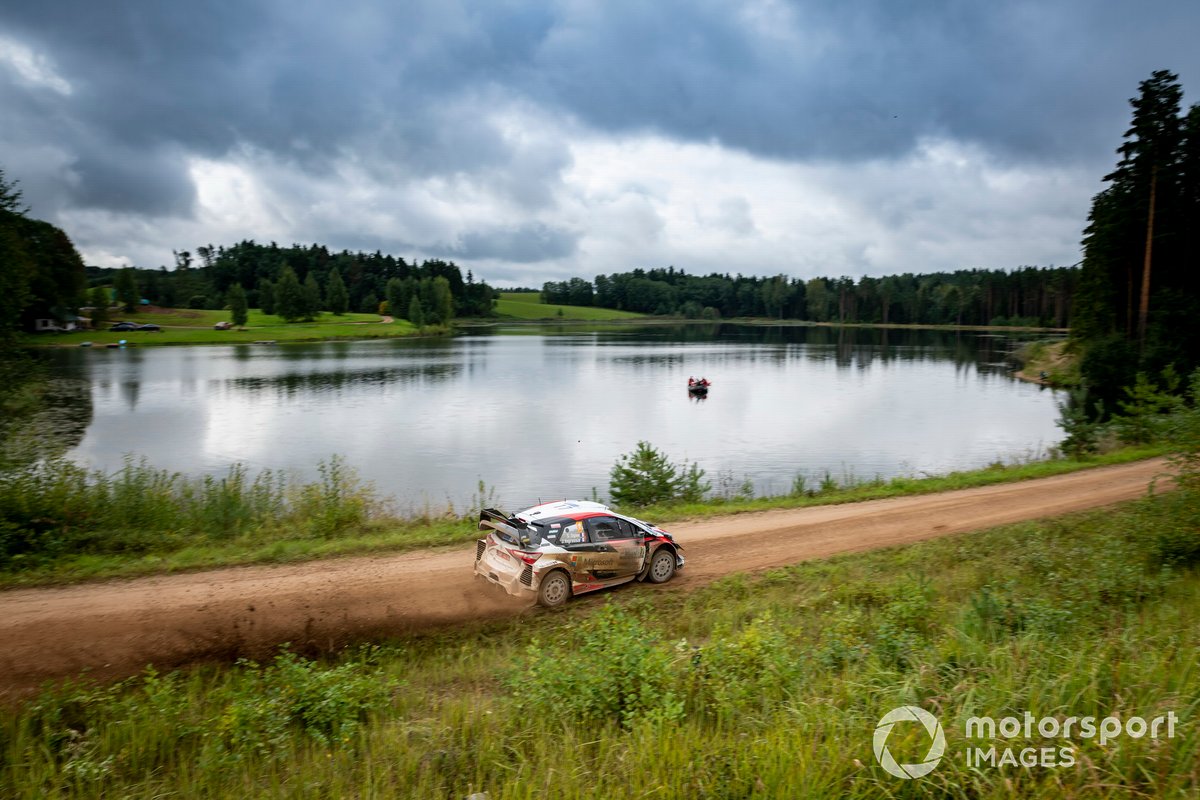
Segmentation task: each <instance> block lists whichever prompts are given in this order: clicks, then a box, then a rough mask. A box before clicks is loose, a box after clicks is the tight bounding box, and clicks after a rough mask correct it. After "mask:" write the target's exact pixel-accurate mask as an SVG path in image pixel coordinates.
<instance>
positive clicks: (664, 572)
mask: <svg viewBox="0 0 1200 800" xmlns="http://www.w3.org/2000/svg"><path fill="white" fill-rule="evenodd" d="M674 577H675V552H674V551H673V550H671V548H669V547H660V548H658V549H657V550H655V551H654V555H652V556H650V569H649V570H647V572H646V580H648V581H650V582H651V583H666V582H667V581H669V580H671V578H674Z"/></svg>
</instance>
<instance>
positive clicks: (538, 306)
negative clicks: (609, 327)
mask: <svg viewBox="0 0 1200 800" xmlns="http://www.w3.org/2000/svg"><path fill="white" fill-rule="evenodd" d="M560 311H561V312H562V314H561V315H560V314H559V312H560ZM496 314H498V315H499V316H501V317H516V318H517V319H536V320H555V319H571V320H580V319H581V320H606V319H636V318H642V317H645V314H636V313H634V312H632V311H616V310H615V309H611V308H594V307H592V306H568V305H559V304H546V303H543V302H542V298H541V295H540V294H539V293H538V292H501V293H500V299H499V300H498V301H496Z"/></svg>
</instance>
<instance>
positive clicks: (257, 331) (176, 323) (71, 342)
mask: <svg viewBox="0 0 1200 800" xmlns="http://www.w3.org/2000/svg"><path fill="white" fill-rule="evenodd" d="M125 320H128V321H129V322H136V323H138V324H139V325H140V324H142V323H146V322H152V323H154V324H155V325H160V326H162V330H161V331H159V332H153V331H122V332H110V331H109V330H108V328H109V326H111V325H112V324H113V323H115V322H118V321H125ZM227 320H229V312H228V311H206V310H194V311H193V310H187V309H156V310H154V311H139V312H134V313H129V314H125V313H120V312H116V313H114V315H113V319H112V320H111V321H109V322H106V323H104V324H103V325H101V329H100V330H98V331H79V332H75V333H42V334H37V335H36V336H32V337H29V339H28V341H29V342H30V343H31V344H35V345H58V346H78V345H80V344H82V343H83V342H91V343H92V344H93V345H106V344H115V343H118V342H120V341H121V340H122V339H123V340H125V341H126V342H127V343H129V344H133V345H136V346H152V345H164V344H236V343H242V344H244V343H247V342H257V341H277V342H300V341H319V340H322V339H373V338H391V337H396V336H411V335H413V334H415V333H417V331H416V329H415V328H414V327H413V326H412V324H411V323H409V322H408V321H407V320H403V319H398V320H396V321H395V322H390V323H389V322H382V321H381V318H380V316H379V315H378V314H342V315H340V316H338V315H334V314H329V313H322V314H321V315H320V316H318V317H317V318H316V319H315V320H313V321H312V322H291V323H289V322H284V321H283V320H282V319H280V318H279V317H277V316H274V315H273V314H263V313H262V312H261V311H256V310H252V311H250V312H249V314H248V319H247V321H246V326H245V327H244V328H240V329H235V330H227V331H217V330H213V325H215V324H216V323H218V322H222V321H227Z"/></svg>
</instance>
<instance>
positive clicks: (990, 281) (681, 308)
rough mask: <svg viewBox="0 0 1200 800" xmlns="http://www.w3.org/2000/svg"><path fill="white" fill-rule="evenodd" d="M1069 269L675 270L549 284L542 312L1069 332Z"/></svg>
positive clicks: (1074, 274)
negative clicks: (577, 309)
mask: <svg viewBox="0 0 1200 800" xmlns="http://www.w3.org/2000/svg"><path fill="white" fill-rule="evenodd" d="M1078 279H1079V270H1078V269H1077V268H1075V267H1022V268H1020V269H1017V270H1013V271H1012V272H1007V271H1004V270H985V269H971V270H958V271H955V272H936V273H928V274H913V273H905V274H903V275H888V276H885V277H881V278H875V277H868V276H864V277H861V278H857V279H855V278H850V277H840V278H824V277H819V278H811V279H809V280H801V279H799V278H788V277H786V276H783V275H779V276H775V277H769V278H764V277H753V276H749V277H748V276H744V275H737V276H736V277H733V276H730V275H720V274H712V275H707V276H697V275H688V274H687V273H686V272H684V271H683V270H677V269H675V268H674V267H668V268H667V269H650V270H644V269H635V270H633V271H632V272H616V273H612V274H611V275H597V276H596V279H595V282H594V283H593V282H589V281H586V280H583V279H582V278H572V279H570V280H568V281H550V282H547V283H546V284H544V285H543V286H542V299H543V301H544V302H546V303H559V304H569V305H581V306H599V307H602V308H614V309H619V310H622V311H638V312H642V313H647V314H671V315H678V316H683V317H687V318H693V319H695V318H707V319H717V318H722V317H775V318H779V319H800V320H812V321H814V322H848V323H882V324H889V323H910V324H925V325H1038V326H1049V327H1056V328H1064V327H1067V326H1068V325H1069V324H1070V322H1071V312H1072V296H1073V294H1074V292H1075V290H1076V284H1077V283H1078Z"/></svg>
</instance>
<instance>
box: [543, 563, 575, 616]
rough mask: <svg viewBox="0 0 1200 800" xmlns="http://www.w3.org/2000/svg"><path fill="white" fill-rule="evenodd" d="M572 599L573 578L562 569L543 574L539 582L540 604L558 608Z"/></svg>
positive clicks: (545, 606)
mask: <svg viewBox="0 0 1200 800" xmlns="http://www.w3.org/2000/svg"><path fill="white" fill-rule="evenodd" d="M570 599H571V578H570V576H568V575H567V573H565V572H563V571H562V570H561V569H556V570H554V571H553V572H551V573H549V574H547V575H544V576H542V582H541V583H539V584H538V594H537V601H538V605H539V606H542V607H544V608H558V607H559V606H561V605H563V604H564V603H566V602H567V601H568V600H570Z"/></svg>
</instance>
